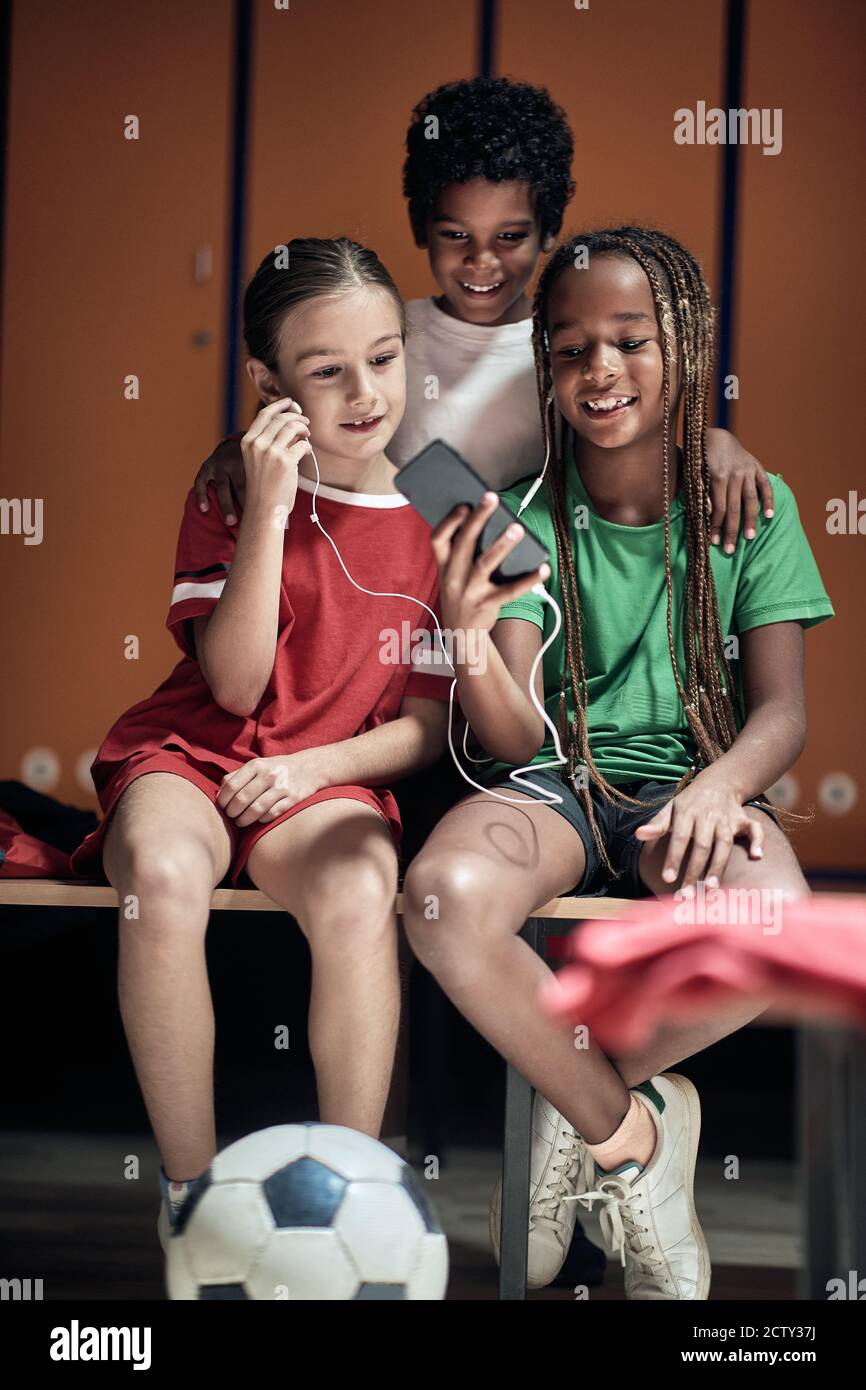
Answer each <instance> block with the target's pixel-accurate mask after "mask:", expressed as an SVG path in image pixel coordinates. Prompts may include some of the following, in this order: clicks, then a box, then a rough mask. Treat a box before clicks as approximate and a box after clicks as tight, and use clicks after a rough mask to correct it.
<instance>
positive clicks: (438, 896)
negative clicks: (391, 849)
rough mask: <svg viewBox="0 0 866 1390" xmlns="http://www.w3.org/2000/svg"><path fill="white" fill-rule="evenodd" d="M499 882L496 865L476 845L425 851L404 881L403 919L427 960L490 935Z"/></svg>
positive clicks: (467, 949) (465, 948) (457, 951)
mask: <svg viewBox="0 0 866 1390" xmlns="http://www.w3.org/2000/svg"><path fill="white" fill-rule="evenodd" d="M494 892H495V883H494V880H493V875H492V874H491V870H490V866H489V865H488V864H487V862H486V861H485V860H484V859H483V858H482V857H481V856H480V855H477V854H473V853H472V852H471V851H469V850H467V851H460V852H459V853H449V854H448V855H441V854H430V855H425V854H424V853H423V851H422V853H421V854H419V855H418V856H417V858H415V859H414V860H413V861H412V863H411V864H410V866H409V869H408V870H407V872H406V877H405V879H404V882H403V925H404V927H405V930H406V936H407V937H408V940H409V942H410V945H411V946H412V950H413V951H414V952H415V955H416V956H417V957H418V959H419V960H420V961H421V962H422V963H423V964H425V965H428V966H432V964H433V962H434V961H437V960H438V961H442V960H443V959H444V958H448V957H450V956H452V955H455V954H460V955H465V954H466V953H467V952H468V953H471V951H472V947H473V942H477V943H480V942H481V941H483V940H484V939H485V937H486V935H487V930H488V925H489V924H490V921H491V918H490V913H489V908H490V904H491V900H492V898H493V894H494Z"/></svg>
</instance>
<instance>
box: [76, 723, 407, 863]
mask: <svg viewBox="0 0 866 1390" xmlns="http://www.w3.org/2000/svg"><path fill="white" fill-rule="evenodd" d="M239 766H241V764H239ZM149 772H171V773H174V775H175V776H176V777H183V778H185V780H186V781H187V782H192V783H193V785H194V786H196V787H200V788H201V790H202V791H203V792H204V794H205V796H207V797H208V798H209V799H210V800H211V801H212V802H213V803H214V804H215V805H216V799H217V795H218V793H219V789H220V786H221V785H222V779H220V780H216V778H215V775H214V772H215V769H214V767H213V764H201V763H198V762H196V761H195V760H194V759H192V758H190V757H188V756H187V755H186V754H185V753H183V752H182V751H181V750H180V749H177V750H176V751H167V750H166V749H160V750H159V751H158V752H155V753H134V754H133V755H132V757H131V758H128V759H127V760H126V762H124V763H123V764H122V765H121V767H120V768H118V770H117V772H116V773H115V774H114V776H113V777H112V779H111V781H110V782H108V783H106V785H105V786H104V787H102V788H101V790H100V792H99V802H100V805H101V806H102V810H103V813H104V815H103V819H102V821H101V822H100V823H99V825H98V826H97V828H96V829H95V830H92V831H91V832H90V834H89V835H88V836H87V838H86V839H85V840H83V841H82V843H81V844H80V845H79V846H78V849H76V850H75V852H74V854H73V855H72V858H71V861H70V865H71V869H72V873H73V874H74V875H76V877H79V878H98V877H99V876H100V875H102V876H103V877H104V870H103V867H102V846H103V841H104V839H105V833H106V831H107V829H108V823H109V821H110V819H111V814H112V812H113V810H114V808H115V806H116V805H117V803H118V801H119V800H120V798H121V796H122V794H123V793H124V792H125V791H126V789H127V787H128V786H129V785H130V783H132V782H134V781H135V779H136V778H137V777H143V776H144V775H145V774H146V773H149ZM337 797H339V798H348V799H350V800H352V801H361V802H363V804H364V805H365V806H369V807H371V809H372V810H374V811H376V812H378V814H379V815H380V816H381V817H382V819H383V821H384V822H385V824H386V825H387V826H388V827H389V829H390V831H391V834H392V836H393V838H394V847H395V850H396V851H397V852H398V854H399V850H400V843H401V840H402V835H403V827H402V824H401V821H400V812H399V809H398V807H397V803H396V801H395V800H394V797H393V796H392V795H391V793H390V792H389V791H388V790H387V789H386V788H384V787H379V788H378V789H377V790H376V791H373V790H372V789H371V788H370V787H349V786H339V787H322V789H321V790H320V791H317V792H313V795H312V796H308V797H305V798H304V800H303V801H299V802H298V803H297V805H296V806H292V807H290V808H289V810H288V811H283V812H282V814H281V815H279V816H277V817H276V819H275V820H271V821H268V822H267V824H262V823H261V822H254V823H253V824H252V825H246V826H239V825H237V824H236V822H235V821H234V820H233V819H232V818H231V816H227V815H226V814H225V812H224V811H223V810H222V808H221V807H220V806H217V807H216V809H217V812H218V814H219V815H220V816H221V817H222V820H223V823H224V825H225V826H226V829H227V830H228V833H229V838H230V840H231V845H232V857H231V865H230V873H231V882H232V884H233V885H234V886H235V887H237V884H238V879H239V878H240V876H241V874H242V873H243V872H244V869H245V867H246V863H247V860H248V859H249V856H250V850H251V849H252V847H253V845H254V844H255V843H256V841H257V840H258V839H260V838H261V836H262V835H267V833H268V831H269V830H273V828H274V826H275V825H282V823H283V821H286V820H288V819H289V817H290V816H294V815H296V814H297V813H298V811H303V810H304V809H305V807H307V806H314V805H315V804H316V803H317V802H319V801H333V800H334V799H335V798H337Z"/></svg>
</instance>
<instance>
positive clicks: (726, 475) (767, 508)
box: [705, 429, 773, 555]
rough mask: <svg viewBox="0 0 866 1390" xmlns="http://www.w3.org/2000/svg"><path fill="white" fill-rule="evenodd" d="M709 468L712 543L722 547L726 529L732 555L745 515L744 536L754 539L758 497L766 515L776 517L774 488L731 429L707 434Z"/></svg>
mask: <svg viewBox="0 0 866 1390" xmlns="http://www.w3.org/2000/svg"><path fill="white" fill-rule="evenodd" d="M705 443H706V451H707V468H708V471H709V475H710V500H711V504H712V507H711V511H710V540H711V541H712V543H713V545H719V543H720V542H721V540H722V529H723V527H724V548H725V551H726V553H727V554H729V555H730V554H732V553H733V550H734V546H735V545H736V541H737V535H738V533H739V530H740V511H741V509H742V511H743V513H744V515H743V534H744V535H745V537H746V540H747V541H750V540H753V539H754V537H755V533H756V525H757V520H758V497H759V496H760V499H761V503H762V505H763V508H764V516H766V517H771V516H772V515H773V487H772V484H771V482H770V479H769V478H768V477H767V474H766V473H765V471H764V469H763V468H762V466H761V464H760V463H759V462H758V460H757V459H756V458H753V457H752V455H751V454H750V453H749V452H748V450H746V449H744V448H743V446H742V444H741V443H740V441H739V440H738V439H737V438H736V437H735V436H734V435H733V434H731V433H730V432H729V431H728V430H717V429H708V430H707V431H706V440H705Z"/></svg>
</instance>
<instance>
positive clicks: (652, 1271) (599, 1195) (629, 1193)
mask: <svg viewBox="0 0 866 1390" xmlns="http://www.w3.org/2000/svg"><path fill="white" fill-rule="evenodd" d="M638 1199H639V1193H638V1192H637V1191H636V1190H635V1189H634V1188H633V1187H632V1186H631V1184H629V1183H626V1182H624V1181H623V1180H622V1178H618V1177H606V1178H602V1180H601V1182H600V1183H599V1184H598V1186H597V1187H596V1188H595V1189H594V1190H593V1191H592V1192H582V1193H580V1194H579V1195H578V1196H575V1197H565V1198H564V1199H563V1200H564V1201H566V1202H583V1203H585V1205H586V1206H587V1208H588V1209H589V1210H590V1211H592V1204H593V1202H595V1201H601V1202H603V1203H604V1206H603V1207H602V1209H601V1212H600V1213H599V1225H600V1226H601V1230H602V1235H603V1236H604V1238H605V1240H606V1241H607V1245H608V1249H609V1250H610V1251H611V1253H612V1254H613V1252H614V1251H617V1250H618V1251H619V1257H620V1261H621V1263H622V1264H623V1265H625V1263H626V1249H628V1253H629V1255H630V1257H631V1260H632V1262H633V1263H634V1264H635V1265H636V1266H637V1268H638V1270H639V1271H640V1273H641V1274H642V1275H644V1276H645V1277H648V1278H650V1279H652V1280H659V1279H662V1280H664V1274H663V1270H664V1263H665V1262H664V1260H663V1259H662V1257H661V1255H659V1254H657V1253H656V1248H655V1246H654V1245H653V1244H649V1245H641V1244H640V1243H639V1242H640V1237H641V1236H645V1235H649V1228H648V1227H647V1226H641V1225H640V1224H639V1223H638V1220H637V1218H638V1216H642V1215H643V1211H642V1209H641V1208H639V1207H636V1206H635V1205H634V1204H635V1203H636V1202H637V1201H638Z"/></svg>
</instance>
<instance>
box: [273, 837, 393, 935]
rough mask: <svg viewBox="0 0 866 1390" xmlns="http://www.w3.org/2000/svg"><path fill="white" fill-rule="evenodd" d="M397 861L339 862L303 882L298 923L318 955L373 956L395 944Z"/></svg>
mask: <svg viewBox="0 0 866 1390" xmlns="http://www.w3.org/2000/svg"><path fill="white" fill-rule="evenodd" d="M396 896H397V873H396V865H395V866H394V867H393V870H392V869H391V867H390V866H385V865H381V866H380V865H377V864H376V863H371V862H369V860H365V861H363V862H360V863H348V864H341V866H340V873H339V875H337V874H335V873H334V872H333V871H332V872H331V873H330V874H328V875H326V876H325V877H323V879H321V880H319V881H318V882H317V883H315V884H311V883H307V884H305V885H304V894H303V900H302V903H301V905H300V907H299V916H298V922H299V925H300V927H301V930H302V931H303V933H304V935H305V936H306V937H307V940H308V941H309V943H310V950H311V951H312V952H313V954H314V955H327V954H332V953H338V954H339V955H340V956H341V957H345V956H346V954H347V953H348V954H352V955H369V954H370V952H375V951H380V950H390V949H393V948H394V947H395V946H396V940H397V923H396V916H395V911H394V908H395V902H396Z"/></svg>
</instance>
